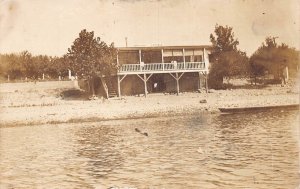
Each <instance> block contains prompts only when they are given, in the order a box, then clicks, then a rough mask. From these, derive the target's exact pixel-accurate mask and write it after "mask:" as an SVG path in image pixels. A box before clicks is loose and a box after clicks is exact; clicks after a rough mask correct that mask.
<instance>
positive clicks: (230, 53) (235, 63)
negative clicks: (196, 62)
mask: <svg viewBox="0 0 300 189" xmlns="http://www.w3.org/2000/svg"><path fill="white" fill-rule="evenodd" d="M214 32H215V36H214V35H213V34H210V41H211V43H212V46H213V53H212V56H211V62H212V64H211V69H210V72H209V86H210V87H212V88H221V87H222V85H223V78H224V77H227V78H228V79H230V78H232V77H234V76H245V75H246V74H247V73H248V70H249V68H248V57H247V56H246V53H245V52H242V51H240V50H238V49H237V45H238V44H239V41H238V40H237V39H235V37H234V32H233V31H232V27H228V26H225V27H224V26H219V25H216V26H215V31H214Z"/></svg>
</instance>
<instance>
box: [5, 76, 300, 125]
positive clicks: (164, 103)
mask: <svg viewBox="0 0 300 189" xmlns="http://www.w3.org/2000/svg"><path fill="white" fill-rule="evenodd" d="M47 85H48V86H47ZM20 86H22V88H21V87H20ZM66 89H74V86H73V84H72V82H69V81H67V82H54V83H53V82H49V83H40V84H32V83H27V84H22V85H15V84H5V85H0V93H1V95H0V97H1V103H0V107H1V108H0V127H13V126H24V125H42V124H61V123H79V122H82V123H83V122H98V121H111V120H126V119H139V118H146V117H159V116H179V115H185V114H195V113H201V114H216V113H221V112H220V111H219V109H218V108H224V107H231V108H239V107H252V106H262V107H264V106H281V105H291V104H299V97H300V96H299V91H298V88H296V90H294V89H295V87H288V86H287V87H280V86H269V87H266V88H262V89H233V90H211V93H197V92H185V93H180V94H179V95H178V96H177V95H173V94H163V93H153V94H149V95H148V96H147V98H145V97H143V96H141V97H136V96H124V97H122V99H119V98H112V99H109V100H104V99H97V100H91V101H88V100H66V99H62V98H61V97H60V96H59V94H60V93H61V92H62V91H64V90H66Z"/></svg>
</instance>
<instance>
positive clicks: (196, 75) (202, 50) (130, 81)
mask: <svg viewBox="0 0 300 189" xmlns="http://www.w3.org/2000/svg"><path fill="white" fill-rule="evenodd" d="M210 51H211V46H208V45H201V46H156V47H120V48H118V56H117V63H118V66H119V69H118V72H117V86H116V87H117V94H118V96H121V95H136V94H145V96H146V95H147V93H155V92H161V93H163V92H165V93H177V94H178V93H179V92H184V91H197V90H199V89H202V88H206V89H207V74H208V68H209V54H210Z"/></svg>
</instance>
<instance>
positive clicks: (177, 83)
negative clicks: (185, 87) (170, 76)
mask: <svg viewBox="0 0 300 189" xmlns="http://www.w3.org/2000/svg"><path fill="white" fill-rule="evenodd" d="M176 85H177V95H179V78H178V73H177V72H176Z"/></svg>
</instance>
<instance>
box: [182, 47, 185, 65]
mask: <svg viewBox="0 0 300 189" xmlns="http://www.w3.org/2000/svg"><path fill="white" fill-rule="evenodd" d="M182 56H183V69H185V52H184V49H182Z"/></svg>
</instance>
